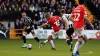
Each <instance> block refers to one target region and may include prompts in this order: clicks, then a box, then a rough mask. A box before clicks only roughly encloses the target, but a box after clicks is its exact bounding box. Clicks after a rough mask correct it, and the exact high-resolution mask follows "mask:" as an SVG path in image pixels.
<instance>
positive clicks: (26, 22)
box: [21, 12, 40, 48]
mask: <svg viewBox="0 0 100 56" xmlns="http://www.w3.org/2000/svg"><path fill="white" fill-rule="evenodd" d="M21 22H22V24H23V29H24V31H23V36H22V39H23V42H24V45H23V46H22V48H27V46H28V45H27V44H26V36H27V35H28V34H29V33H32V35H33V36H35V37H34V39H35V40H36V41H37V42H38V43H39V42H40V40H39V39H38V37H36V35H35V32H34V31H33V30H34V27H33V22H32V20H31V18H30V17H28V16H27V15H26V13H25V12H23V13H22V18H21Z"/></svg>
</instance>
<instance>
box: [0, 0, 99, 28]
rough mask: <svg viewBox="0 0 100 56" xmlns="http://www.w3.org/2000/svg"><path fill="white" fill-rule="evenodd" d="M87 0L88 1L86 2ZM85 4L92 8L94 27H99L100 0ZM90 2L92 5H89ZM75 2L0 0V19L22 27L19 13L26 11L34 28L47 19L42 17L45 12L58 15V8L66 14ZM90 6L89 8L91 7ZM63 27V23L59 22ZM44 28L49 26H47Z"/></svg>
mask: <svg viewBox="0 0 100 56" xmlns="http://www.w3.org/2000/svg"><path fill="white" fill-rule="evenodd" d="M88 1H89V2H88ZM86 3H87V4H88V5H87V6H89V5H90V6H89V7H91V8H92V12H93V13H94V15H95V14H96V15H95V16H94V17H95V18H96V19H97V20H94V21H93V22H92V23H93V25H94V26H95V29H100V21H98V20H100V13H98V12H100V0H91V3H90V0H86ZM91 4H92V5H93V6H94V7H93V6H91ZM76 6H77V4H76V3H75V0H0V21H1V20H6V21H15V28H17V29H19V28H22V27H21V26H22V25H21V22H20V19H21V13H22V12H26V13H27V15H28V16H29V17H31V19H32V20H33V22H34V26H35V28H37V26H39V25H41V24H43V23H45V22H46V21H47V20H46V18H44V16H45V13H49V14H51V15H60V13H59V11H60V9H62V8H64V9H66V14H69V13H71V11H72V9H73V8H75V7H76ZM91 8H90V9H91ZM95 9H96V10H95ZM61 26H62V28H64V26H63V24H61ZM46 28H48V29H49V28H51V27H50V26H47V27H46ZM85 28H86V29H91V28H90V27H89V26H88V24H86V27H85Z"/></svg>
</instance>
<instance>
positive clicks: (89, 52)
mask: <svg viewBox="0 0 100 56" xmlns="http://www.w3.org/2000/svg"><path fill="white" fill-rule="evenodd" d="M92 53H93V52H92V51H88V52H87V53H82V54H92Z"/></svg>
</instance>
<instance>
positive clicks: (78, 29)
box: [75, 28, 84, 36]
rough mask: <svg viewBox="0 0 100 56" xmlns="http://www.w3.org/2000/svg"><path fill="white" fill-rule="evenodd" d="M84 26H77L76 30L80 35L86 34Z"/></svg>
mask: <svg viewBox="0 0 100 56" xmlns="http://www.w3.org/2000/svg"><path fill="white" fill-rule="evenodd" d="M83 31H84V28H75V32H76V33H77V34H78V36H82V35H84V32H83Z"/></svg>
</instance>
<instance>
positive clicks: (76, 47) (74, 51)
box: [73, 40, 85, 54]
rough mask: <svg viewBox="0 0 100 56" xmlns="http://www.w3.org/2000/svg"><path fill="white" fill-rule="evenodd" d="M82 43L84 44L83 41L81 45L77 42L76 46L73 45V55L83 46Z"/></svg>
mask: <svg viewBox="0 0 100 56" xmlns="http://www.w3.org/2000/svg"><path fill="white" fill-rule="evenodd" d="M84 43H85V41H84V40H82V43H81V44H80V42H78V41H77V42H76V44H75V47H74V50H73V53H74V54H75V53H76V52H77V51H78V49H79V48H81V47H82V46H83V44H84Z"/></svg>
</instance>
